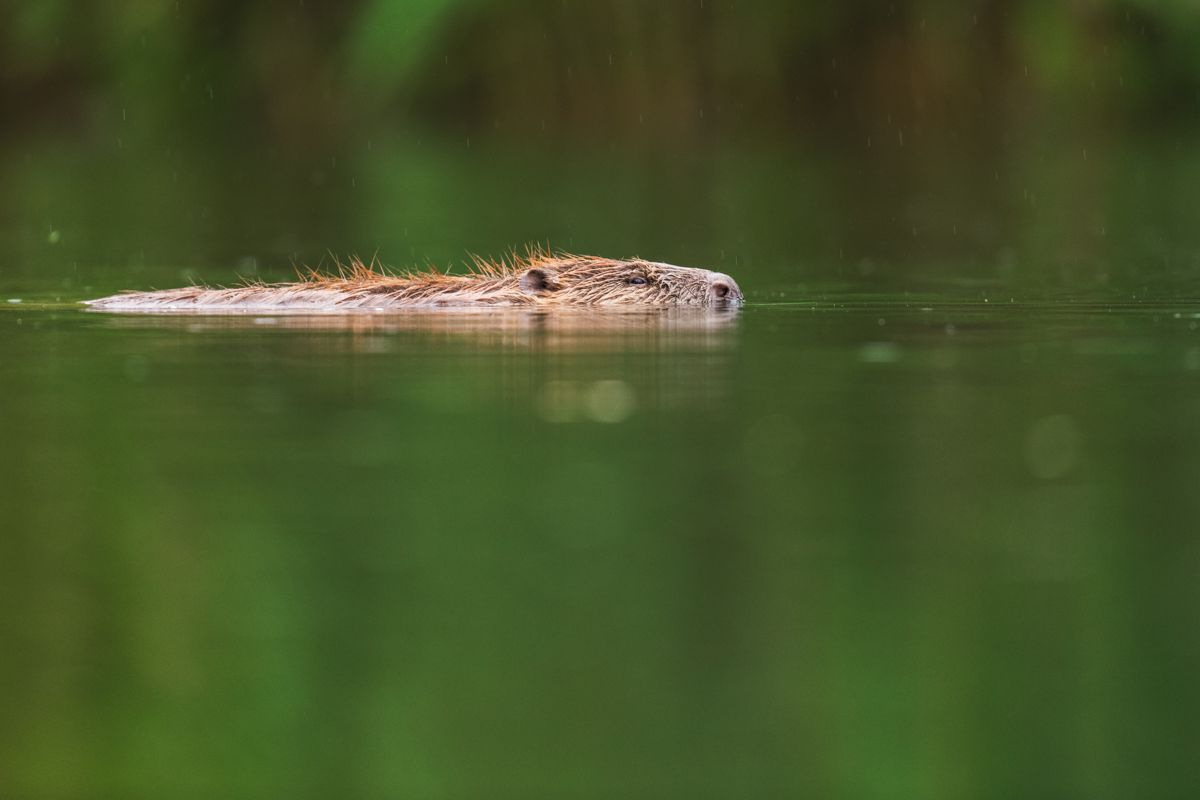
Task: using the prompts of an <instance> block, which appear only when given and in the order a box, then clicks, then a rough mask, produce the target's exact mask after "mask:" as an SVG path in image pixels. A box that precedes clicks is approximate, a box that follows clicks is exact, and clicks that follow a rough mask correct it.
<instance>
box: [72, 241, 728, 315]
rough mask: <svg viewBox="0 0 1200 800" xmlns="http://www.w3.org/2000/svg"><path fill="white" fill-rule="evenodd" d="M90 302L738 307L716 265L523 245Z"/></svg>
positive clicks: (142, 306)
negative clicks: (457, 268)
mask: <svg viewBox="0 0 1200 800" xmlns="http://www.w3.org/2000/svg"><path fill="white" fill-rule="evenodd" d="M86 302H87V304H88V305H89V306H91V307H92V308H96V309H102V310H106V311H192V312H206V313H207V312H217V313H220V312H237V311H250V312H264V311H341V310H354V309H360V310H365V311H374V310H389V309H403V308H438V307H453V306H460V307H472V306H484V307H486V306H518V307H535V308H537V307H555V306H583V307H593V306H598V307H614V306H617V307H619V306H703V307H710V308H711V307H737V306H740V305H741V304H742V292H741V289H739V288H738V285H737V283H736V282H734V280H733V278H730V277H729V276H728V275H724V274H722V273H720V272H710V271H708V270H705V269H694V268H691V267H676V266H672V265H671V264H660V263H657V262H653V261H644V260H642V259H638V258H635V259H631V260H627V261H622V260H614V259H608V258H599V257H596V256H578V255H570V254H564V253H549V252H540V251H531V252H530V253H529V254H528V255H526V256H521V257H517V256H513V257H511V258H509V259H508V260H501V261H488V260H484V259H481V258H476V259H474V262H473V269H472V270H471V271H470V272H468V273H466V274H463V275H451V274H449V273H446V272H438V271H432V270H431V271H425V272H404V273H391V272H389V271H387V270H384V269H382V268H379V269H377V265H376V264H375V263H374V262H372V264H371V265H366V264H364V263H363V262H362V261H360V260H358V259H355V260H353V261H352V262H351V263H350V265H349V266H348V267H347V268H341V269H339V270H338V272H337V274H333V275H330V274H323V273H320V272H317V271H315V270H312V271H309V272H308V273H307V274H305V275H302V276H301V279H300V280H299V281H296V282H292V283H273V284H267V283H247V284H245V285H243V286H238V287H233V288H209V287H205V286H189V287H186V288H182V289H164V290H160V291H149V292H123V293H121V294H116V295H112V296H110V297H102V298H100V299H98V300H89V301H86Z"/></svg>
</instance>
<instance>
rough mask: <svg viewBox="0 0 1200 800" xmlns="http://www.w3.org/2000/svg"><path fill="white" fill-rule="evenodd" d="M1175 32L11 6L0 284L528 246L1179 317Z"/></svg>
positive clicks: (1113, 24)
mask: <svg viewBox="0 0 1200 800" xmlns="http://www.w3.org/2000/svg"><path fill="white" fill-rule="evenodd" d="M1197 34H1200V11H1198V10H1197V9H1196V7H1195V4H1193V3H1191V2H1186V1H1185V0H1175V2H1165V1H1164V2H1142V1H1140V0H1127V1H1126V2H1107V1H1101V0H1093V1H1091V2H1078V3H1061V4H1058V3H1038V2H1032V0H1030V1H1029V2H1019V1H1014V2H961V3H946V2H918V1H917V0H911V1H910V2H887V3H878V2H846V3H840V4H836V5H834V6H830V7H828V8H824V7H813V6H809V5H804V4H796V3H782V2H778V3H772V2H759V3H753V4H751V3H734V2H723V1H722V0H715V2H698V1H697V0H668V1H667V2H661V3H636V2H588V3H584V2H558V1H557V0H544V2H537V1H534V0H520V1H519V2H509V3H497V2H485V1H484V0H425V2H415V1H413V2H398V1H396V0H375V1H374V2H343V3H329V2H325V3H322V2H304V3H300V2H295V1H293V0H288V2H253V3H242V2H229V1H226V2H218V1H217V0H207V1H205V0H198V1H197V2H188V3H179V4H169V3H158V2H129V3H120V4H117V5H113V4H109V3H100V2H88V1H87V0H84V1H82V2H67V0H46V1H45V2H37V3H21V2H17V3H7V4H5V6H4V7H3V9H0V113H2V119H3V123H2V126H0V156H2V158H0V169H2V170H3V172H2V173H0V180H2V189H0V214H2V215H3V218H4V219H5V220H6V223H5V224H4V225H3V230H2V231H0V235H3V237H4V238H3V240H2V241H0V245H3V247H4V252H5V253H8V254H11V255H12V256H13V258H10V259H9V260H8V262H7V263H5V264H4V266H3V268H4V275H5V280H17V279H18V278H19V279H20V280H19V281H18V283H17V284H16V285H18V287H19V288H21V289H22V290H23V291H26V292H30V291H38V292H43V293H44V292H47V291H51V290H55V291H58V293H59V294H62V290H64V289H65V290H66V291H67V294H68V295H72V296H73V294H77V293H78V292H79V291H81V289H80V285H81V284H82V285H83V286H88V287H95V288H98V289H102V290H105V291H107V290H110V289H114V288H119V287H127V286H128V285H129V284H130V282H131V281H132V283H133V284H136V285H139V286H141V285H148V284H153V285H159V284H162V285H166V284H169V283H174V282H178V281H179V280H180V278H181V277H182V278H185V279H203V280H227V279H231V278H232V277H233V276H235V275H236V274H245V273H247V272H251V273H253V272H256V271H257V270H262V269H265V270H267V271H268V273H269V276H270V277H276V276H286V275H288V274H290V272H291V264H292V262H293V261H298V262H303V263H315V262H318V261H320V260H321V259H322V258H323V257H324V258H327V257H328V255H329V254H330V253H332V254H336V255H338V256H344V255H346V254H347V253H349V252H358V253H362V254H370V253H375V252H378V253H379V255H380V256H381V258H383V260H384V261H386V262H388V263H392V264H411V263H414V262H416V263H425V262H426V261H432V262H433V263H436V264H440V265H448V264H451V263H456V262H458V261H459V260H460V259H461V258H462V257H463V256H464V254H465V253H466V252H467V251H471V252H478V253H484V254H492V255H496V254H500V253H503V252H506V251H507V250H508V249H509V248H511V247H514V246H522V245H524V244H525V243H528V242H542V243H546V242H549V243H550V244H551V245H554V246H557V247H562V248H567V249H574V250H581V251H599V250H603V251H605V252H606V253H610V254H613V255H628V254H635V253H636V254H639V255H643V256H648V257H654V258H659V259H662V260H667V261H674V262H677V263H701V264H705V265H708V266H714V267H717V268H720V269H724V270H726V271H728V272H730V273H735V277H742V278H743V279H745V280H744V282H746V283H748V284H749V287H750V290H752V291H753V290H754V289H756V288H757V289H758V290H760V291H762V290H765V289H766V287H771V288H772V289H777V290H780V291H786V290H789V289H803V288H808V287H807V285H806V284H807V282H810V281H833V282H841V283H842V284H843V285H845V284H851V285H854V286H857V287H862V288H868V289H874V288H883V289H894V288H897V287H904V288H909V289H911V288H913V287H914V284H915V282H921V281H925V282H932V283H933V284H936V285H937V287H938V288H939V289H943V290H945V289H947V288H949V287H950V286H952V285H958V284H962V283H963V282H968V283H969V282H979V281H983V282H992V283H998V284H1004V285H1005V286H1006V287H1008V288H1010V289H1014V290H1019V291H1022V292H1026V293H1034V292H1038V293H1042V294H1043V295H1044V294H1046V293H1049V292H1056V291H1071V292H1074V293H1077V294H1078V293H1091V294H1096V295H1099V296H1125V295H1126V294H1127V293H1128V292H1131V291H1134V290H1146V291H1162V292H1177V291H1179V289H1180V288H1181V284H1182V283H1185V281H1183V280H1182V279H1181V277H1180V275H1181V272H1183V273H1187V274H1190V273H1191V271H1192V268H1193V267H1194V258H1193V256H1192V253H1193V251H1194V249H1195V245H1197V243H1198V242H1197V233H1196V231H1197V228H1198V226H1197V225H1195V224H1194V219H1193V213H1192V209H1193V207H1194V205H1195V202H1194V198H1195V195H1194V191H1195V190H1194V188H1193V187H1194V186H1196V185H1197V182H1198V177H1200V163H1197V160H1196V156H1195V151H1194V148H1193V147H1192V146H1191V143H1192V141H1193V140H1194V137H1195V131H1196V124H1197V112H1198V110H1200V49H1198V48H1197V47H1196V46H1195V43H1196V41H1197ZM64 283H65V285H64Z"/></svg>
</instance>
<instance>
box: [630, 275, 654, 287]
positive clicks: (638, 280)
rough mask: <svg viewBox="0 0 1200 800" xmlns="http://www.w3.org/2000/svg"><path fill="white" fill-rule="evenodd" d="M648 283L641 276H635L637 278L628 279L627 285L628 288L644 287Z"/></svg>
mask: <svg viewBox="0 0 1200 800" xmlns="http://www.w3.org/2000/svg"><path fill="white" fill-rule="evenodd" d="M649 282H650V281H648V280H646V279H645V278H643V277H642V276H640V275H638V276H637V277H635V278H630V279H629V285H630V286H645V285H646V284H647V283H649Z"/></svg>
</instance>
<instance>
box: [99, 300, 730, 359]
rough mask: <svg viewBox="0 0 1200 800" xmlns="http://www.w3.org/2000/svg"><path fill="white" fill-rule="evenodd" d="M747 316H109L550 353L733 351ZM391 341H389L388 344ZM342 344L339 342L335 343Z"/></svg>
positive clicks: (174, 325) (111, 318) (376, 345)
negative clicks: (742, 319)
mask: <svg viewBox="0 0 1200 800" xmlns="http://www.w3.org/2000/svg"><path fill="white" fill-rule="evenodd" d="M739 314H740V312H739V311H738V310H736V309H728V310H721V311H714V310H701V309H639V310H583V309H554V310H526V309H495V310H489V311H478V310H474V309H454V310H438V311H432V310H407V311H400V312H388V313H370V312H366V313H364V312H358V313H338V314H312V313H307V314H304V313H294V312H293V313H284V314H279V313H276V314H270V315H256V314H235V315H228V314H220V315H209V314H203V313H183V314H178V313H176V314H169V315H167V314H120V315H106V324H108V325H110V326H114V327H121V328H139V329H145V328H155V329H160V330H174V331H182V332H187V333H216V332H222V331H228V332H233V331H251V330H256V331H263V330H268V329H274V330H280V331H289V332H292V333H300V332H305V331H308V332H313V333H322V334H327V333H332V334H339V333H340V334H349V336H335V337H333V338H332V339H330V337H327V336H323V337H322V338H324V339H328V340H329V343H330V344H331V346H341V347H348V349H353V350H359V349H361V350H365V351H370V350H386V349H396V348H398V347H404V346H405V345H413V346H421V344H422V343H428V342H429V340H430V339H436V340H439V341H445V342H447V343H452V342H458V343H462V344H468V343H469V344H472V345H475V346H480V347H499V348H505V349H508V348H515V349H527V348H531V347H534V348H537V349H548V350H564V351H570V350H581V351H583V350H590V351H604V350H647V349H648V350H679V351H687V350H714V349H716V350H721V349H728V348H730V347H731V346H732V345H733V343H734V341H733V337H734V336H735V335H736V331H737V322H738V317H739ZM384 340H387V341H384ZM333 342H339V343H340V344H339V345H333V344H332V343H333Z"/></svg>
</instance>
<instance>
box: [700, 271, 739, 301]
mask: <svg viewBox="0 0 1200 800" xmlns="http://www.w3.org/2000/svg"><path fill="white" fill-rule="evenodd" d="M708 297H709V299H710V300H716V301H720V302H725V303H734V302H741V299H742V290H741V289H739V288H738V285H737V282H736V281H735V280H734V279H733V278H731V277H729V276H728V275H723V274H721V273H720V272H713V273H710V274H709V278H708Z"/></svg>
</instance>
